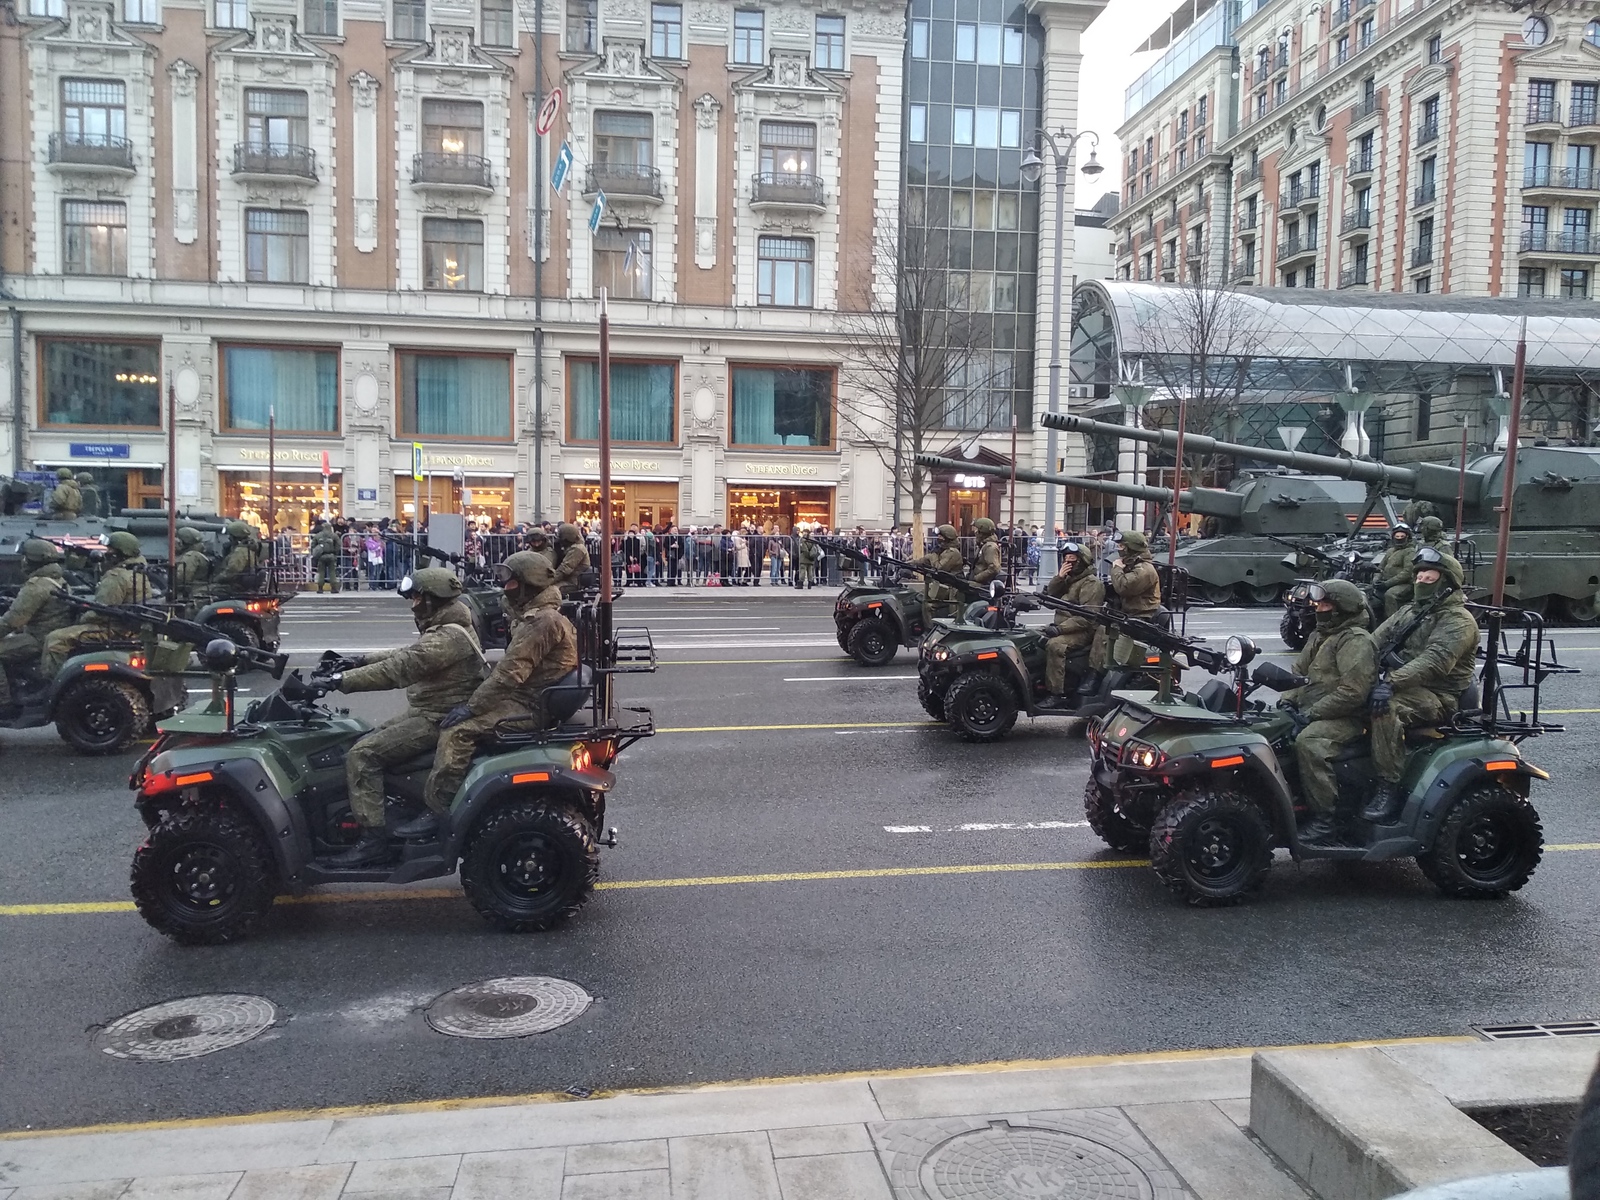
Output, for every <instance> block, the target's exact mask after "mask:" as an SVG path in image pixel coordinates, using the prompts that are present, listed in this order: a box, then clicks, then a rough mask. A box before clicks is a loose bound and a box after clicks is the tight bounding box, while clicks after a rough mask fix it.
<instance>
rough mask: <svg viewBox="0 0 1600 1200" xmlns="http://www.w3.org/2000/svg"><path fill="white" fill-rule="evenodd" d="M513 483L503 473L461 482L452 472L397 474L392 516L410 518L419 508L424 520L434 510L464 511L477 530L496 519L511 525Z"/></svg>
mask: <svg viewBox="0 0 1600 1200" xmlns="http://www.w3.org/2000/svg"><path fill="white" fill-rule="evenodd" d="M515 482H516V481H515V480H513V479H511V478H509V477H508V476H504V475H467V476H465V477H463V479H462V481H461V482H460V483H457V482H456V480H455V477H454V476H453V475H429V476H428V477H427V478H426V479H422V480H413V479H411V478H410V477H409V476H406V475H397V476H395V480H394V515H395V516H397V517H399V518H401V519H402V520H410V519H411V518H412V517H414V516H415V515H416V513H417V512H418V510H419V509H420V510H421V512H422V520H424V521H426V520H427V519H428V518H429V517H431V516H432V515H433V514H434V513H458V512H464V513H466V516H467V520H469V521H471V522H473V524H474V525H476V526H477V528H478V531H479V532H480V533H486V532H488V531H490V530H492V529H493V528H494V523H495V522H496V521H503V522H504V523H505V524H507V525H509V524H511V506H512V503H513V501H514V500H515V499H516V495H515V491H516V488H515Z"/></svg>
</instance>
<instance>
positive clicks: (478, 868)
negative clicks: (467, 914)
mask: <svg viewBox="0 0 1600 1200" xmlns="http://www.w3.org/2000/svg"><path fill="white" fill-rule="evenodd" d="M599 876H600V851H599V848H598V847H597V846H596V845H595V840H594V831H593V830H592V829H590V828H589V823H588V822H587V821H585V820H584V819H583V818H582V817H581V816H579V815H578V814H577V813H576V812H574V811H573V810H572V809H570V808H568V807H566V806H565V805H561V804H545V803H541V802H539V801H537V800H524V801H521V802H518V803H512V804H507V805H506V806H504V807H503V808H499V809H497V810H495V811H494V812H492V813H490V814H489V815H488V816H487V817H485V818H484V820H483V823H482V824H480V825H479V826H478V828H477V830H476V831H475V832H474V833H473V834H472V837H471V839H470V840H469V841H468V843H467V851H466V854H465V855H463V856H462V860H461V887H462V890H464V891H465V892H466V893H467V899H468V900H470V901H472V907H473V908H475V909H477V910H478V912H479V913H480V914H481V915H482V916H483V917H484V918H485V919H486V920H488V921H489V922H490V923H491V924H494V925H498V926H499V927H500V928H501V929H504V930H507V931H508V932H511V933H537V932H539V931H541V930H545V929H549V928H551V927H553V926H555V925H559V924H560V923H561V922H562V921H565V920H566V919H567V918H568V917H570V916H571V915H572V914H573V913H575V912H577V911H578V910H579V909H580V908H582V907H583V905H584V902H585V901H587V900H588V899H589V893H590V892H592V891H593V890H594V885H595V882H596V880H597V879H598V878H599Z"/></svg>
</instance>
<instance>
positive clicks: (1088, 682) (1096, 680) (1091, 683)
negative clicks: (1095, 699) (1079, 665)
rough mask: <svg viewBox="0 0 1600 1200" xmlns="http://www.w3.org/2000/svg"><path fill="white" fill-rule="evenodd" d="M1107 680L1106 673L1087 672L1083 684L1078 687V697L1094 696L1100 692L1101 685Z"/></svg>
mask: <svg viewBox="0 0 1600 1200" xmlns="http://www.w3.org/2000/svg"><path fill="white" fill-rule="evenodd" d="M1104 680H1105V672H1104V671H1086V672H1085V673H1084V676H1083V682H1082V683H1080V684H1079V685H1078V695H1080V696H1093V695H1096V694H1097V693H1098V692H1099V691H1100V684H1101V683H1102V682H1103V681H1104Z"/></svg>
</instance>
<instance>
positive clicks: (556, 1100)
mask: <svg viewBox="0 0 1600 1200" xmlns="http://www.w3.org/2000/svg"><path fill="white" fill-rule="evenodd" d="M1476 1041H1478V1039H1477V1038H1475V1037H1472V1036H1470V1035H1466V1034H1442V1035H1435V1036H1431V1037H1409V1038H1374V1039H1371V1040H1368V1041H1354V1042H1313V1043H1310V1044H1309V1045H1285V1046H1219V1047H1216V1048H1210V1049H1205V1048H1202V1049H1192V1050H1146V1051H1142V1052H1139V1053H1135V1054H1079V1055H1072V1056H1068V1057H1063V1058H1020V1059H1003V1060H999V1061H992V1062H980V1063H950V1064H946V1065H943V1066H933V1067H886V1068H884V1069H882V1070H876V1071H874V1070H861V1071H831V1072H822V1073H817V1074H812V1075H771V1076H764V1077H761V1078H756V1079H730V1080H724V1081H722V1082H718V1083H696V1084H688V1085H684V1084H668V1085H665V1086H663V1087H650V1088H616V1089H602V1090H599V1091H596V1092H594V1093H593V1094H591V1095H588V1096H583V1097H577V1096H573V1095H571V1094H570V1093H568V1092H530V1093H526V1094H523V1095H510V1096H464V1097H459V1098H457V1099H451V1100H410V1101H405V1102H402V1103H399V1104H348V1105H342V1106H339V1107H330V1108H280V1109H274V1110H270V1111H267V1112H255V1113H240V1114H238V1115H236V1116H226V1117H185V1118H180V1119H177V1120H170V1121H122V1122H115V1123H111V1124H105V1125H81V1126H78V1127H76V1128H69V1129H16V1130H9V1131H7V1132H4V1133H0V1141H4V1142H15V1141H23V1140H26V1139H28V1138H46V1137H71V1136H74V1135H77V1134H86V1133H153V1132H158V1131H160V1130H167V1129H212V1128H218V1127H223V1126H228V1125H260V1124H267V1123H270V1122H274V1121H336V1120H347V1119H349V1118H351V1117H387V1116H402V1115H405V1114H409V1113H436V1112H460V1111H462V1110H467V1109H476V1108H501V1107H506V1106H509V1105H525V1104H562V1103H569V1104H570V1103H578V1102H581V1101H583V1100H610V1099H614V1098H616V1097H619V1096H687V1095H694V1094H697V1093H700V1092H724V1091H734V1090H737V1089H740V1088H751V1087H782V1086H784V1085H787V1084H805V1083H838V1082H841V1081H849V1080H854V1079H919V1078H925V1077H927V1076H934V1075H999V1074H1006V1073H1009V1072H1015V1071H1062V1070H1080V1069H1090V1068H1094V1067H1109V1066H1132V1065H1139V1064H1145V1063H1163V1062H1189V1061H1194V1060H1196V1059H1207V1058H1246V1057H1248V1056H1250V1055H1252V1054H1255V1053H1258V1052H1270V1051H1274V1050H1364V1049H1369V1048H1372V1047H1381V1046H1437V1045H1449V1044H1460V1043H1463V1042H1476Z"/></svg>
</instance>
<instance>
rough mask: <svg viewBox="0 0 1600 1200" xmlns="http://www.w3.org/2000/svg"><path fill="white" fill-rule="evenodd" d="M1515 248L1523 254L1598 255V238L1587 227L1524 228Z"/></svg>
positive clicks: (1599, 245) (1599, 244) (1587, 256)
mask: <svg viewBox="0 0 1600 1200" xmlns="http://www.w3.org/2000/svg"><path fill="white" fill-rule="evenodd" d="M1517 249H1518V250H1519V251H1520V252H1521V253H1523V254H1541V255H1563V254H1571V255H1575V256H1578V257H1584V258H1593V257H1596V256H1600V238H1597V237H1595V236H1594V235H1593V234H1592V233H1590V232H1589V231H1588V230H1587V229H1524V230H1523V231H1522V238H1521V240H1520V241H1519V242H1518V243H1517Z"/></svg>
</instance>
